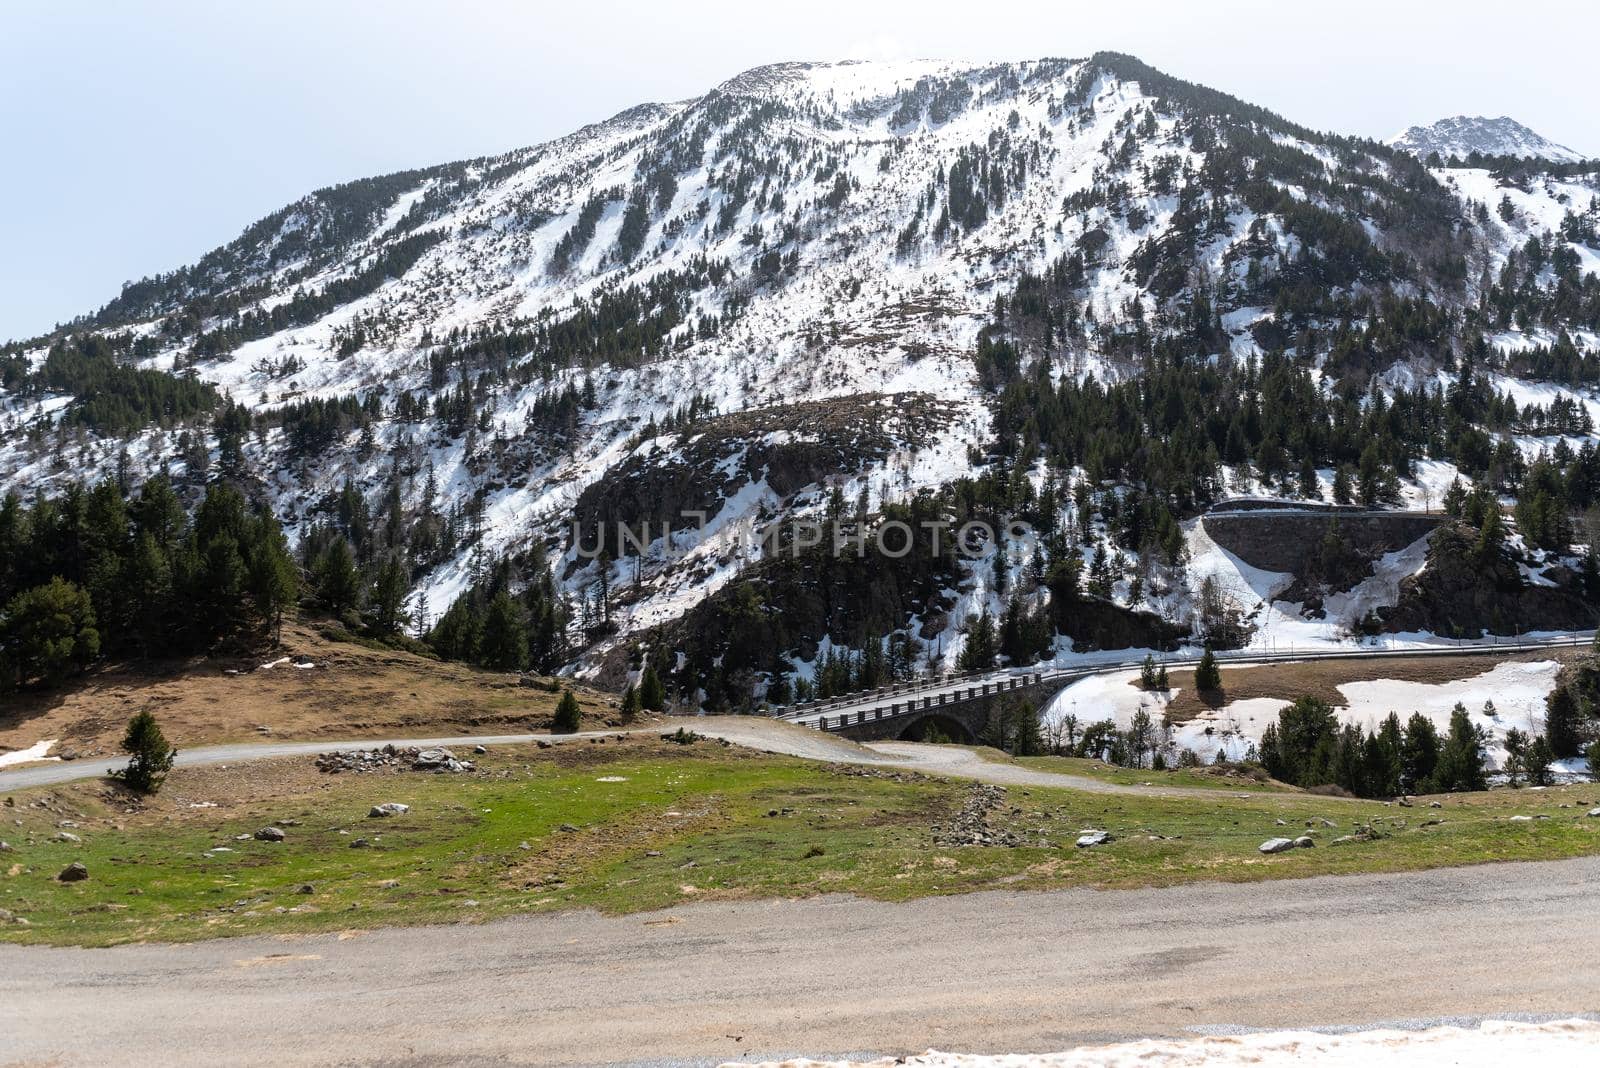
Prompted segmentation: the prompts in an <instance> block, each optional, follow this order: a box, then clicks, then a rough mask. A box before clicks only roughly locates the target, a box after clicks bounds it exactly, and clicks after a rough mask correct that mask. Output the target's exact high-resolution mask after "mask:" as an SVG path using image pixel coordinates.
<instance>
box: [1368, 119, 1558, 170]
mask: <svg viewBox="0 0 1600 1068" xmlns="http://www.w3.org/2000/svg"><path fill="white" fill-rule="evenodd" d="M1389 143H1390V144H1392V145H1393V146H1394V147H1396V148H1400V149H1404V150H1405V151H1407V152H1410V153H1412V154H1413V155H1416V156H1420V157H1422V158H1424V159H1425V158H1427V157H1428V156H1429V155H1430V154H1432V153H1434V152H1437V153H1438V154H1439V157H1440V158H1441V159H1449V158H1450V157H1451V156H1455V157H1457V158H1459V159H1466V158H1467V157H1468V156H1470V155H1471V154H1472V153H1474V152H1476V153H1478V154H1479V155H1480V156H1514V157H1516V158H1517V159H1547V160H1552V161H1554V162H1556V163H1576V162H1578V161H1580V160H1582V159H1584V158H1585V157H1584V156H1583V154H1582V153H1580V152H1575V151H1573V150H1572V149H1570V148H1568V147H1567V146H1566V145H1558V144H1556V143H1555V142H1554V141H1551V140H1549V139H1547V138H1544V137H1540V136H1539V135H1538V134H1536V133H1534V132H1533V131H1532V130H1530V129H1528V128H1527V127H1526V126H1524V125H1522V123H1520V122H1517V121H1516V120H1515V119H1511V118H1507V117H1506V116H1504V115H1502V116H1500V117H1499V118H1498V119H1490V118H1486V117H1484V116H1482V115H1456V116H1453V117H1451V118H1448V119H1440V120H1439V121H1438V122H1434V123H1429V124H1428V125H1426V126H1413V127H1411V128H1410V129H1408V130H1406V131H1405V132H1404V133H1401V134H1398V135H1397V136H1395V137H1394V138H1392V139H1391V140H1390V142H1389Z"/></svg>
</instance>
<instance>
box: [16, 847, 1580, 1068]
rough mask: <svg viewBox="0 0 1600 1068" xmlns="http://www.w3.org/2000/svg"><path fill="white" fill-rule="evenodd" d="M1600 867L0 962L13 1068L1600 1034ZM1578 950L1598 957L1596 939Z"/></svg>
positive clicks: (1005, 896) (702, 908) (459, 930)
mask: <svg viewBox="0 0 1600 1068" xmlns="http://www.w3.org/2000/svg"><path fill="white" fill-rule="evenodd" d="M1596 885H1600V858H1588V859H1583V860H1571V861H1562V862H1557V863H1539V864H1518V865H1503V866H1493V865H1490V866H1481V867H1476V868H1459V869H1444V870H1436V871H1429V872H1423V873H1420V874H1411V875H1400V876H1353V877H1344V878H1320V879H1307V880H1300V881H1294V882H1272V883H1251V884H1240V885H1226V884H1208V885H1195V886H1187V887H1181V888H1176V889H1165V890H1127V891H1094V890H1065V891H1052V892H1048V893H1006V892H990V893H981V894H968V895H961V896H954V897H943V898H928V899H923V900H919V901H913V902H909V903H904V904H884V903H876V902H870V901H860V900H855V899H849V898H842V897H841V898H816V899H811V900H805V901H764V902H752V903H733V904H707V905H694V906H687V907H682V908H675V909H671V910H668V911H666V912H660V913H651V914H645V915H634V916H626V917H618V918H606V917H601V916H598V915H595V914H593V913H570V914H562V915H553V916H540V917H527V918H522V919H513V920H502V921H497V922H494V923H490V924H485V925H482V926H459V927H445V928H440V927H434V928H397V929H387V930H380V931H376V932H370V933H360V934H354V935H345V936H335V935H316V936H307V937H299V938H270V939H269V938H251V939H231V940H226V941H216V942H206V943H199V944H193V945H184V946H164V945H144V946H127V947H122V948H118V949H111V950H82V949H40V948H23V947H17V946H5V945H0V1005H3V1006H4V1009H3V1010H0V1016H3V1018H4V1026H3V1027H0V1062H3V1063H14V1062H20V1063H24V1064H45V1063H48V1064H64V1065H100V1064H114V1063H115V1064H162V1065H207V1066H211V1065H244V1064H251V1065H254V1064H263V1063H270V1064H277V1065H309V1064H328V1063H339V1064H351V1065H369V1064H391V1065H405V1066H408V1068H415V1066H421V1065H435V1064H438V1065H444V1064H450V1065H458V1064H596V1063H605V1062H618V1061H621V1062H631V1063H641V1064H643V1063H648V1064H682V1063H716V1062H717V1061H720V1060H724V1059H728V1060H738V1059H752V1058H755V1057H776V1056H779V1055H785V1054H792V1053H802V1052H803V1053H810V1054H833V1055H838V1054H842V1053H848V1052H859V1053H900V1052H914V1051H920V1050H922V1049H924V1048H927V1047H929V1046H935V1047H939V1048H942V1049H961V1050H970V1051H989V1052H994V1051H1014V1052H1025V1051H1047V1050H1059V1049H1064V1048H1069V1047H1071V1046H1073V1045H1076V1044H1079V1043H1084V1042H1097V1041H1115V1040H1121V1039H1127V1038H1137V1037H1146V1036H1152V1035H1181V1034H1185V1033H1193V1031H1194V1029H1200V1030H1203V1031H1205V1032H1208V1033H1217V1032H1228V1031H1230V1030H1233V1029H1237V1028H1257V1027H1265V1028H1284V1027H1303V1026H1338V1025H1370V1024H1375V1023H1382V1022H1395V1021H1411V1020H1437V1019H1441V1018H1445V1019H1448V1018H1454V1017H1477V1016H1481V1015H1483V1014H1495V1015H1500V1014H1509V1013H1535V1014H1539V1013H1558V1014H1575V1013H1584V1012H1593V1011H1594V1010H1595V1009H1597V1008H1600V1004H1597V1001H1596V995H1595V993H1594V992H1595V990H1596V989H1597V987H1600V958H1597V957H1596V955H1595V954H1594V953H1591V952H1589V951H1588V947H1587V944H1586V943H1585V941H1584V934H1585V932H1593V931H1595V930H1597V929H1600V895H1597V894H1595V893H1594V887H1595V886H1596ZM1575 940H1576V941H1575Z"/></svg>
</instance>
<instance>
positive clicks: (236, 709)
mask: <svg viewBox="0 0 1600 1068" xmlns="http://www.w3.org/2000/svg"><path fill="white" fill-rule="evenodd" d="M283 655H294V656H304V657H306V658H308V659H309V660H311V661H312V662H314V663H315V664H316V665H317V667H316V668H315V669H311V670H302V669H297V668H294V667H292V666H290V665H287V664H285V665H282V666H279V667H276V668H273V669H272V670H269V671H261V670H252V669H254V668H257V667H258V666H259V665H260V664H262V663H264V662H266V661H269V660H275V659H277V658H278V657H280V656H283ZM228 669H233V670H236V671H238V672H239V674H228V673H227V672H228ZM574 692H575V693H576V695H577V697H578V703H579V706H580V707H581V708H582V710H583V718H584V727H585V728H587V729H593V728H597V727H602V726H611V725H615V724H617V723H618V722H620V721H619V718H618V711H617V701H616V698H615V697H614V696H613V695H611V694H606V693H601V692H598V691H594V690H590V689H586V688H583V687H578V688H575V691H574ZM559 696H560V694H559V690H558V689H557V688H555V686H554V684H553V683H552V684H551V688H549V689H546V688H536V687H525V686H519V685H518V684H517V679H516V677H515V676H511V675H503V674H496V673H493V672H486V671H479V670H476V669H474V668H471V667H467V666H466V665H463V664H448V663H441V662H439V661H436V660H430V659H428V658H426V657H423V656H418V655H415V654H413V653H408V652H403V651H399V650H392V649H373V648H369V647H367V646H365V645H360V644H356V643H353V642H342V641H330V640H329V639H327V638H325V637H323V636H322V635H321V634H319V633H318V632H317V631H315V630H314V629H312V628H310V627H306V626H299V625H295V626H285V627H284V632H283V647H282V649H281V650H278V651H275V652H273V653H271V654H269V655H265V656H259V657H237V658H226V659H206V658H200V659H194V660H188V661H182V662H171V663H166V664H159V665H153V666H145V665H140V666H136V667H135V666H128V665H111V666H108V667H105V668H103V669H101V670H98V671H95V672H93V673H91V674H90V675H88V676H87V677H86V678H84V679H80V680H76V682H75V683H74V684H71V685H69V686H67V687H65V688H63V689H60V690H56V691H52V692H49V693H33V694H23V695H13V696H12V697H9V698H7V699H6V702H5V704H4V706H3V707H0V752H3V751H6V750H10V749H21V748H26V747H28V746H30V745H33V744H34V743H35V742H37V741H39V740H40V739H43V738H57V739H60V744H59V745H57V747H56V749H55V752H58V753H59V752H62V751H65V750H75V751H76V752H77V753H78V754H79V755H80V756H84V757H92V756H101V755H108V754H112V753H114V752H116V749H117V743H118V742H119V741H120V740H121V736H122V732H123V729H124V728H125V727H126V725H127V722H128V718H129V717H130V716H132V715H133V714H134V713H135V712H138V711H140V710H142V709H149V710H150V711H151V712H153V713H155V715H156V718H157V719H158V720H159V721H160V723H161V728H162V730H163V731H164V732H165V733H166V735H167V738H168V739H169V740H170V741H171V742H172V744H173V745H176V746H178V747H179V748H186V747H193V746H196V745H202V744H209V743H216V742H236V741H247V740H253V739H268V738H271V739H294V738H304V739H316V738H378V737H385V736H391V737H392V736H396V735H400V736H404V735H413V736H415V735H428V734H470V733H495V732H500V733H514V732H519V731H532V730H540V729H543V728H545V727H547V726H548V725H549V723H550V718H551V716H552V714H553V713H554V711H555V705H556V701H557V699H558V698H559ZM262 727H265V728H267V729H266V730H261V729H260V728H262Z"/></svg>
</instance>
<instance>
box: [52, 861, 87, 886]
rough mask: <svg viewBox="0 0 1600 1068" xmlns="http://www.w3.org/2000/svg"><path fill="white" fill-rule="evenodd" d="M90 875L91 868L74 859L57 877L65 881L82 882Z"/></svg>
mask: <svg viewBox="0 0 1600 1068" xmlns="http://www.w3.org/2000/svg"><path fill="white" fill-rule="evenodd" d="M88 877H89V869H88V868H86V867H84V866H83V864H81V863H80V862H78V861H76V860H75V861H73V862H72V863H71V864H68V865H67V866H66V867H65V868H62V869H61V874H60V875H57V876H56V878H57V879H59V880H60V881H61V882H64V883H81V882H83V880H85V879H87V878H88Z"/></svg>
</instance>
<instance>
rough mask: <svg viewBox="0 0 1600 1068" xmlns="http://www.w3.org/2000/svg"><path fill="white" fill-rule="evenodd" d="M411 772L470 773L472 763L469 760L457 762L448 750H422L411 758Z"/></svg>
mask: <svg viewBox="0 0 1600 1068" xmlns="http://www.w3.org/2000/svg"><path fill="white" fill-rule="evenodd" d="M411 770H413V771H432V772H447V771H472V770H473V763H472V761H470V760H457V759H456V755H455V754H454V753H452V752H450V750H448V749H442V748H436V749H424V750H422V751H421V752H420V753H417V755H416V756H414V757H412V758H411Z"/></svg>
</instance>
